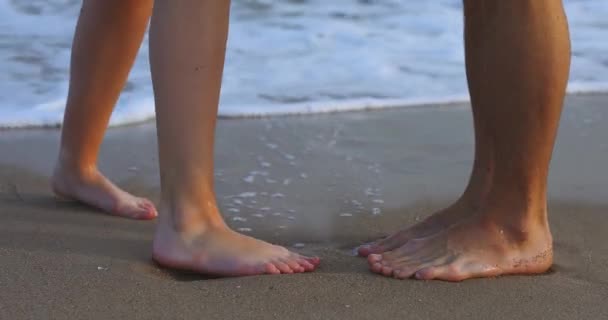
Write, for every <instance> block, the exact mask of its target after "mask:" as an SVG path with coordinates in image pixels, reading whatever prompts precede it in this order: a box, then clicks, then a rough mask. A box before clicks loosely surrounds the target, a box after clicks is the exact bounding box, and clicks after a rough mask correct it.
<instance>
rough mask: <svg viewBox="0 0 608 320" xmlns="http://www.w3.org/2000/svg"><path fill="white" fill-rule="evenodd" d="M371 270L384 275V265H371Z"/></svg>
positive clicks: (377, 263)
mask: <svg viewBox="0 0 608 320" xmlns="http://www.w3.org/2000/svg"><path fill="white" fill-rule="evenodd" d="M370 269H371V270H372V272H375V273H382V264H380V263H379V262H376V263H374V264H371V265H370Z"/></svg>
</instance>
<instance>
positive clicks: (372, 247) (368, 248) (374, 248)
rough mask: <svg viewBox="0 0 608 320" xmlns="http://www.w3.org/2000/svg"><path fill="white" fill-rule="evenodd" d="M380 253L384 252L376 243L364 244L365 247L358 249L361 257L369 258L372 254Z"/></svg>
mask: <svg viewBox="0 0 608 320" xmlns="http://www.w3.org/2000/svg"><path fill="white" fill-rule="evenodd" d="M380 252H382V248H381V247H380V246H378V244H377V243H375V242H372V243H368V244H364V245H362V246H360V247H359V248H357V253H358V254H359V256H361V257H367V256H369V255H370V254H374V253H380Z"/></svg>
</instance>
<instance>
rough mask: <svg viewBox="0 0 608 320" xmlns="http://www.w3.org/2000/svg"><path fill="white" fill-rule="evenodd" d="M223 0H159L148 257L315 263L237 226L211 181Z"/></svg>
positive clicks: (154, 31) (213, 268)
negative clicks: (154, 193) (155, 164)
mask: <svg viewBox="0 0 608 320" xmlns="http://www.w3.org/2000/svg"><path fill="white" fill-rule="evenodd" d="M229 7H230V1H228V0H200V1H194V0H157V1H156V4H155V7H154V14H153V17H152V24H151V30H150V50H151V51H150V62H151V66H152V80H153V83H154V93H155V99H156V121H157V125H158V143H159V159H160V171H161V172H160V174H161V189H162V196H161V205H160V216H159V223H158V227H157V231H156V235H155V237H154V245H153V257H154V259H155V260H156V261H157V262H158V263H159V264H161V265H164V266H166V267H170V268H176V269H185V270H191V271H196V272H200V273H205V274H212V275H225V276H241V275H253V274H263V273H270V274H277V273H294V272H304V271H311V270H313V269H314V268H315V267H316V265H317V264H318V259H317V258H307V257H303V256H300V255H298V254H295V253H292V252H289V251H288V250H287V249H285V248H283V247H279V246H275V245H272V244H269V243H266V242H263V241H260V240H256V239H254V238H250V237H247V236H244V235H241V234H239V233H236V232H234V231H232V230H231V229H229V228H228V226H227V225H226V224H225V223H224V220H223V219H222V216H221V214H220V212H219V210H218V207H217V203H216V196H215V192H214V187H213V144H214V134H215V123H216V115H217V107H218V101H219V93H220V85H221V78H222V71H223V66H224V54H225V49H226V37H227V33H228V16H229Z"/></svg>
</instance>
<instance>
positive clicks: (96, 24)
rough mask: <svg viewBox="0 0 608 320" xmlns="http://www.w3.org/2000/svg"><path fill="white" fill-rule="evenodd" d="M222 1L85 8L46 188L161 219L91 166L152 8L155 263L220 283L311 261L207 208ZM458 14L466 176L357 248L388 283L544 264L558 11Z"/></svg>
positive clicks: (537, 1)
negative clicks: (465, 100) (437, 205)
mask: <svg viewBox="0 0 608 320" xmlns="http://www.w3.org/2000/svg"><path fill="white" fill-rule="evenodd" d="M229 4H230V3H229V1H227V0H223V1H210V0H206V1H192V0H173V1H169V0H163V1H160V0H157V1H156V2H155V5H154V9H152V2H151V1H141V0H130V1H119V0H111V1H108V0H104V1H102V0H86V1H84V4H83V11H82V13H81V16H80V19H79V23H78V27H77V31H76V36H75V41H74V48H73V58H72V69H71V70H72V74H71V83H70V93H69V96H68V104H67V109H66V115H65V122H64V128H63V133H62V142H61V150H60V156H59V161H58V164H57V166H56V170H55V174H54V177H53V180H52V182H53V188H54V190H55V191H56V193H57V194H59V195H61V196H64V197H69V198H72V199H75V200H79V201H81V202H84V203H87V204H89V205H93V206H95V207H98V208H100V209H102V210H104V211H105V212H107V213H109V214H114V215H119V216H124V217H129V218H135V219H150V218H154V217H155V216H156V215H157V210H156V209H155V208H154V206H153V205H152V204H151V203H150V202H149V201H148V200H145V199H141V198H137V197H134V196H132V195H130V194H128V193H126V192H125V191H123V190H121V189H119V188H118V187H117V186H115V185H114V184H112V183H111V182H110V181H109V180H107V179H106V178H104V177H103V175H102V174H101V173H100V172H99V171H98V170H97V166H96V162H97V155H98V151H99V147H100V144H101V141H102V139H103V135H104V132H105V129H106V127H107V124H108V119H109V117H110V114H111V112H112V109H113V107H114V104H115V102H116V100H117V98H118V95H119V94H120V91H121V89H122V88H123V86H124V83H125V81H126V77H127V74H128V71H129V69H130V67H131V65H132V63H133V60H134V57H135V54H136V52H137V49H138V48H139V45H140V42H141V39H142V37H143V34H144V32H145V28H146V24H147V21H148V19H149V16H150V14H151V13H152V11H154V13H153V15H152V20H151V21H152V22H151V30H150V63H151V67H152V78H153V84H154V92H155V99H156V114H157V127H158V142H159V160H160V173H161V191H162V192H161V201H160V206H159V210H158V212H159V213H160V215H159V222H158V227H157V231H156V234H155V237H154V243H153V258H154V259H155V260H156V261H157V262H158V263H159V264H161V265H164V266H166V267H170V268H175V269H183V270H191V271H196V272H200V273H205V274H212V275H224V276H241V275H255V274H279V273H298V272H305V271H312V270H314V269H315V268H316V266H317V265H318V263H319V260H318V259H317V258H309V257H304V256H300V255H298V254H296V253H293V252H290V251H288V250H287V249H285V248H282V247H279V246H275V245H272V244H269V243H266V242H263V241H261V240H257V239H254V238H251V237H247V236H244V235H241V234H238V233H236V232H234V231H232V230H231V229H230V228H229V227H228V226H227V225H226V224H225V222H224V221H223V219H222V217H221V214H220V212H219V210H218V207H217V203H216V196H215V191H214V189H213V174H212V173H213V143H214V132H215V124H216V114H217V106H218V100H219V91H220V85H221V78H222V71H223V65H224V55H225V49H226V37H227V32H228V16H229ZM464 11H465V49H466V50H465V52H466V64H467V77H468V82H469V89H470V94H471V101H472V109H473V119H474V126H475V161H474V165H473V170H472V174H471V179H470V181H469V185H468V186H467V188H466V189H465V192H464V193H463V195H462V196H461V197H460V199H459V200H458V201H456V202H455V203H454V204H453V205H452V206H450V207H448V208H446V209H444V210H442V211H440V212H437V213H436V214H434V215H432V216H431V217H430V218H428V219H427V220H425V221H423V222H422V223H420V224H418V225H415V226H412V227H408V228H404V229H403V230H401V231H398V232H397V233H395V234H394V235H393V236H390V237H388V238H386V239H382V240H379V241H377V242H375V243H372V244H369V245H366V246H363V247H361V248H360V249H359V254H360V255H362V256H367V258H368V262H369V265H370V269H371V270H372V271H373V272H376V273H378V274H382V275H384V276H389V277H394V278H398V279H405V278H409V277H415V278H418V279H440V280H448V281H460V280H464V279H468V278H473V277H490V276H498V275H504V274H534V273H541V272H545V271H546V270H547V269H548V268H549V267H550V266H551V264H552V257H553V256H552V254H553V251H552V238H551V233H550V231H549V226H548V221H547V205H546V202H547V201H546V191H547V190H546V189H547V175H548V170H549V162H550V159H551V154H552V151H553V145H554V141H555V136H556V132H557V127H558V122H559V117H560V114H561V108H562V104H563V99H564V94H565V87H566V83H567V78H568V72H569V63H570V48H569V36H568V28H567V22H566V18H565V15H564V12H563V7H562V4H561V2H560V1H554V0H513V1H498V0H465V1H464ZM110 21H111V22H112V23H109V22H110ZM176 35H179V36H176Z"/></svg>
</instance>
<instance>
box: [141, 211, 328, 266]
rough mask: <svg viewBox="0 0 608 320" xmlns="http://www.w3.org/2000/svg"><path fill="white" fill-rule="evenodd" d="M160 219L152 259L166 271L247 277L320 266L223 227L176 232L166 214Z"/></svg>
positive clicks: (308, 258)
mask: <svg viewBox="0 0 608 320" xmlns="http://www.w3.org/2000/svg"><path fill="white" fill-rule="evenodd" d="M163 215H164V216H163ZM163 215H161V217H160V221H159V223H158V226H157V230H156V234H155V236H154V244H153V255H152V257H153V259H154V261H156V262H157V263H158V264H160V265H161V266H164V267H167V268H171V269H177V270H184V271H194V272H198V273H201V274H205V275H212V276H250V275H261V274H290V273H301V272H308V271H313V270H314V269H315V268H316V267H317V266H318V265H319V258H310V257H305V256H301V255H299V254H297V253H294V252H290V251H289V250H287V249H285V248H283V247H281V246H276V245H272V244H270V243H267V242H264V241H261V240H257V239H254V238H251V237H248V236H245V235H242V234H239V233H237V232H234V231H232V230H231V229H230V228H228V227H227V226H225V225H223V224H220V225H219V226H210V227H205V228H200V229H198V230H197V231H191V232H182V231H177V230H176V229H175V227H174V225H173V223H172V221H171V219H172V217H171V216H170V215H169V213H167V212H165V213H163ZM190 227H192V226H190Z"/></svg>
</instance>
